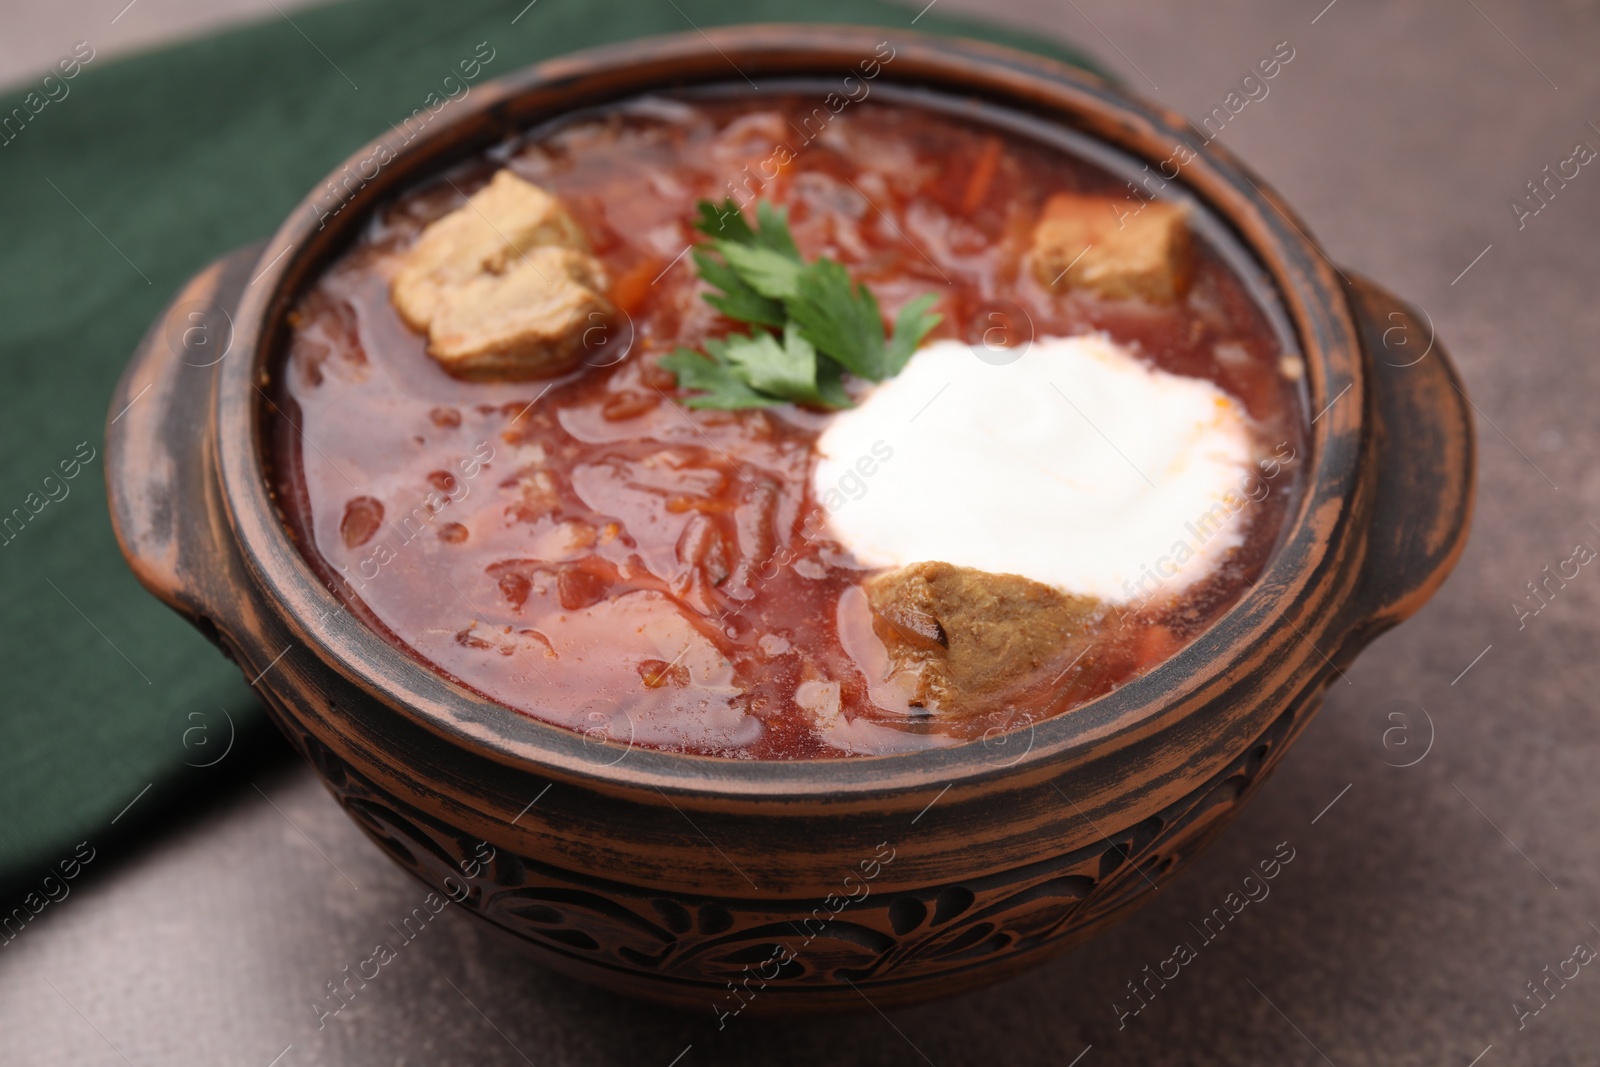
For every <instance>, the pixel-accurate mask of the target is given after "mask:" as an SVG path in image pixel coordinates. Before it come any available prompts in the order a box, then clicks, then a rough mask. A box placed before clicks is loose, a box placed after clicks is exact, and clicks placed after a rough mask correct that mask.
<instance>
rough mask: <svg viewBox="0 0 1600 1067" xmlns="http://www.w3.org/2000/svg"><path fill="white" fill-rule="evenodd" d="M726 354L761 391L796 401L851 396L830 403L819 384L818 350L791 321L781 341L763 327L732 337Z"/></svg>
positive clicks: (820, 404)
mask: <svg viewBox="0 0 1600 1067" xmlns="http://www.w3.org/2000/svg"><path fill="white" fill-rule="evenodd" d="M713 343H715V342H713ZM723 355H724V357H725V358H726V359H727V361H728V362H729V363H731V364H732V365H733V366H734V367H735V368H737V369H738V370H739V371H740V372H741V373H742V374H743V375H744V379H745V381H747V382H749V383H750V387H751V388H752V389H755V390H756V391H758V392H761V393H765V394H767V395H768V396H776V397H782V398H783V399H784V400H791V401H793V402H795V403H796V404H813V405H816V406H818V407H840V406H846V407H847V406H849V403H850V401H849V398H848V397H846V398H845V402H844V404H843V405H839V404H830V403H829V402H828V401H827V399H825V398H824V396H823V394H822V391H821V390H820V389H819V388H818V386H817V350H816V349H815V348H813V347H812V346H811V342H810V341H807V340H806V339H805V338H804V337H802V336H801V335H800V331H799V330H798V329H797V328H796V327H795V325H794V323H792V322H791V323H789V325H788V326H786V327H784V331H783V339H782V340H781V341H780V340H779V339H778V338H776V337H774V336H773V335H772V334H770V333H767V332H766V331H764V330H760V331H757V332H756V333H754V334H751V335H750V336H748V337H730V338H728V339H727V341H726V347H725V349H724V351H723Z"/></svg>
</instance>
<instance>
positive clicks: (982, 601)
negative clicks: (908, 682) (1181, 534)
mask: <svg viewBox="0 0 1600 1067" xmlns="http://www.w3.org/2000/svg"><path fill="white" fill-rule="evenodd" d="M864 589H865V591H866V594H867V602H868V604H870V605H871V607H872V613H873V620H872V621H873V630H874V631H875V632H876V633H877V635H878V639H879V640H880V641H882V642H883V646H884V649H885V650H886V651H887V652H888V654H889V660H890V664H891V667H892V670H893V671H894V672H896V673H900V672H904V673H906V674H907V675H909V676H910V677H911V679H912V682H913V690H912V691H913V696H912V700H911V703H912V704H913V706H920V707H924V708H927V709H928V710H930V711H935V712H938V713H941V714H952V715H962V714H966V713H969V712H974V711H978V710H982V709H983V708H984V707H985V706H986V703H987V702H988V701H991V700H993V699H995V698H998V697H1002V696H1004V695H1005V694H1007V693H1008V692H1011V691H1012V690H1013V687H1015V686H1017V685H1019V684H1025V683H1027V682H1028V681H1029V680H1030V679H1032V678H1034V677H1035V676H1037V675H1039V674H1040V672H1041V671H1043V670H1044V669H1046V668H1048V667H1050V666H1051V665H1053V664H1054V663H1055V662H1056V661H1057V660H1059V659H1061V658H1062V656H1063V655H1066V656H1068V657H1069V658H1070V656H1071V655H1072V654H1073V650H1074V649H1075V648H1078V647H1081V646H1082V645H1083V644H1085V643H1086V642H1087V641H1088V639H1089V638H1088V635H1089V633H1090V630H1091V627H1092V626H1093V625H1094V624H1095V623H1096V622H1097V621H1098V620H1099V619H1101V618H1102V617H1103V615H1104V613H1105V608H1104V606H1103V605H1102V604H1101V603H1100V602H1099V601H1097V600H1095V599H1093V598H1090V597H1080V596H1072V595H1070V594H1067V593H1063V592H1060V591H1059V590H1057V589H1055V588H1053V587H1051V586H1048V585H1043V584H1041V583H1039V582H1036V581H1034V580H1032V579H1031V578H1024V577H1022V576H1020V575H1016V574H991V573H989V572H987V571H980V570H974V569H973V568H971V567H957V566H955V565H953V564H950V563H913V564H911V565H910V566H909V567H902V568H900V569H899V570H894V571H889V572H888V573H886V574H880V575H877V576H875V577H873V578H871V579H868V580H867V582H865V583H864Z"/></svg>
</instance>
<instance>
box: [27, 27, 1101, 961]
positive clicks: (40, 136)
mask: <svg viewBox="0 0 1600 1067" xmlns="http://www.w3.org/2000/svg"><path fill="white" fill-rule="evenodd" d="M525 2H526V0H496V2H490V0H468V2H462V3H449V4H444V3H439V2H437V0H395V2H388V3H380V2H378V0H350V2H345V3H340V4H335V5H332V6H328V7H320V8H314V9H310V10H297V11H292V12H290V13H289V14H288V15H286V16H282V17H273V18H270V19H267V20H266V21H263V22H260V23H257V24H254V25H250V26H247V27H245V28H242V29H238V30H233V31H230V32H226V33H222V34H219V35H217V36H213V37H208V38H205V39H203V40H199V41H195V42H192V43H188V44H183V45H180V46H178V47H173V48H168V49H165V50H162V51H157V52H152V53H149V54H145V55H140V56H137V57H134V58H130V59H124V60H119V61H117V62H112V61H110V60H108V59H105V58H103V57H98V58H91V59H89V61H88V62H87V64H85V63H83V62H82V60H83V58H85V57H86V56H89V55H91V54H92V44H93V42H90V43H89V46H87V47H83V48H79V49H78V50H77V55H72V54H71V51H70V50H67V51H64V53H63V59H64V60H68V62H67V63H66V65H65V66H64V67H63V68H62V70H61V71H59V72H58V73H57V74H56V75H55V76H54V77H53V78H51V79H50V80H48V81H46V80H45V79H44V77H43V76H40V77H35V78H30V79H28V80H27V81H26V82H24V83H23V84H21V85H19V86H16V87H14V88H12V89H11V90H9V91H7V92H5V93H4V94H0V142H3V143H0V205H3V206H0V219H3V220H4V222H3V229H0V235H3V239H0V278H3V279H4V283H3V288H0V367H3V375H4V377H3V379H0V382H3V387H0V404H3V405H4V418H3V419H0V590H3V593H0V633H4V635H5V636H4V641H5V644H4V651H3V652H0V678H3V685H0V693H3V696H0V701H3V704H0V709H3V710H0V888H4V889H6V890H7V895H6V897H5V899H3V900H0V911H4V912H7V913H9V911H10V909H11V907H12V905H13V904H18V903H21V900H20V899H17V900H13V899H12V896H14V895H18V896H20V894H21V893H24V892H26V890H27V889H29V888H35V885H34V883H38V882H40V881H41V880H42V879H43V878H44V876H46V875H48V874H51V873H52V871H54V870H58V869H65V868H63V867H62V864H63V862H67V863H71V862H72V861H73V859H74V851H75V846H77V844H78V843H79V842H83V841H87V842H89V848H90V849H98V848H102V847H104V846H106V845H108V844H112V843H114V842H115V841H117V840H118V839H119V838H121V839H125V838H126V835H127V834H128V833H129V832H130V831H132V830H137V829H138V828H141V827H142V828H143V830H145V831H146V832H150V831H157V830H159V829H160V828H161V827H162V826H164V825H166V823H167V822H168V821H169V819H170V818H171V817H173V816H174V815H178V814H181V813H182V812H183V811H184V810H186V809H192V808H194V807H195V806H196V805H197V804H203V803H204V798H205V793H204V790H203V789H202V788H201V787H202V786H204V785H206V784H209V785H211V786H215V785H216V784H218V783H219V782H221V781H223V780H227V779H233V780H237V779H238V778H239V777H241V776H243V775H247V774H248V773H249V771H248V768H249V758H248V754H247V753H246V754H243V755H242V754H241V749H249V748H250V747H251V746H252V745H256V746H258V747H259V746H260V745H261V743H262V742H263V741H264V739H265V737H266V734H265V733H264V728H263V726H262V723H263V722H264V716H263V715H262V713H261V710H260V708H259V706H258V705H257V703H256V701H255V699H254V698H253V696H252V695H251V693H250V691H249V689H248V688H247V687H246V686H245V683H244V680H243V679H242V678H241V677H240V674H239V671H238V669H237V668H235V667H234V666H233V665H232V664H230V663H228V662H226V661H225V660H223V658H222V657H221V656H220V655H218V654H217V652H216V650H215V649H213V648H212V647H211V646H210V645H208V644H207V643H206V642H205V640H204V639H202V638H201V637H200V635H199V634H198V633H196V632H195V631H193V630H192V629H190V628H189V626H188V625H187V624H186V623H184V622H182V621H181V620H180V619H179V618H178V617H177V616H176V615H174V614H173V613H172V612H170V611H168V610H167V609H166V608H165V607H164V606H162V605H161V604H160V603H158V602H157V601H156V600H155V599H154V598H153V597H151V596H150V595H148V594H147V593H145V592H144V590H143V589H142V588H140V586H139V585H138V584H137V583H136V582H135V581H134V579H133V576H132V575H131V574H130V573H129V571H128V569H127V568H126V567H125V566H124V564H123V562H122V559H121V556H120V555H119V553H118V551H117V546H116V542H115V541H114V539H113V538H112V534H111V526H110V522H109V520H108V516H107V511H106V504H105V495H104V488H103V486H104V466H105V465H104V454H103V453H104V444H103V436H104V427H105V423H106V419H107V416H108V412H107V404H108V403H109V398H110V395H111V390H112V387H113V385H114V384H115V382H116V380H117V376H118V374H119V373H120V372H121V370H122V367H123V364H124V363H125V361H126V360H127V358H128V355H129V354H130V353H131V352H132V351H133V348H134V346H135V345H136V344H137V343H138V341H139V339H140V336H141V334H142V333H143V332H144V330H145V328H146V326H147V325H148V324H149V323H150V322H151V320H152V319H153V318H154V317H155V316H156V315H157V314H158V313H159V312H160V311H161V309H162V307H163V306H164V304H165V302H166V301H167V300H168V298H169V297H170V296H171V295H172V294H173V293H174V291H176V290H177V288H178V287H179V286H180V285H181V284H182V283H183V282H184V281H186V280H187V279H188V278H189V277H190V276H191V275H192V274H193V273H194V272H195V271H196V270H198V269H199V268H200V267H202V266H204V265H205V264H206V263H207V262H209V261H210V260H212V259H213V258H215V257H216V256H219V255H221V254H223V253H225V252H227V251H229V250H231V249H233V248H236V247H238V246H240V245H243V244H246V243H249V242H252V241H255V240H257V239H260V238H263V237H266V236H268V235H269V234H271V233H272V231H273V230H274V229H275V228H276V227H277V225H278V223H279V222H280V220H281V219H282V218H283V216H284V215H285V214H286V213H287V212H288V211H289V210H290V208H291V207H293V206H294V204H295V203H296V202H297V201H298V200H299V199H300V197H302V196H303V195H304V194H305V193H306V192H307V191H308V190H310V189H311V188H312V186H313V185H314V184H315V183H316V182H317V181H318V180H319V179H320V178H321V177H322V176H323V175H324V174H325V173H326V172H328V171H329V170H331V169H332V168H333V167H334V166H335V165H337V164H338V163H339V162H340V161H341V160H342V159H344V157H345V156H346V155H348V154H349V153H350V152H351V151H353V150H354V149H355V148H357V147H358V146H360V145H361V144H363V143H365V142H366V141H367V140H368V139H370V138H371V137H373V136H375V135H376V134H377V133H379V132H381V131H382V130H384V129H386V128H387V127H389V126H390V125H391V124H393V123H395V122H396V121H398V120H399V119H400V118H401V117H403V116H406V115H409V114H410V113H411V111H412V110H413V109H414V108H417V107H419V106H422V102H423V100H424V98H425V97H426V96H427V94H429V93H430V92H434V91H439V87H440V82H441V81H442V79H443V78H444V76H445V75H446V74H448V73H452V72H453V71H455V70H456V69H457V64H458V63H459V62H460V61H461V60H463V59H469V58H472V57H473V56H474V53H475V52H476V51H477V46H478V44H479V42H488V46H489V48H491V49H492V50H493V59H492V61H491V62H490V63H489V64H488V65H487V66H486V67H485V68H484V70H483V72H482V74H481V75H480V77H479V83H481V82H483V81H486V80H488V79H491V78H494V77H498V76H501V75H505V74H509V73H511V72H512V71H514V70H516V69H518V68H520V67H522V66H524V65H526V64H529V63H533V62H536V61H538V60H542V59H546V58H548V57H551V56H556V55H560V54H562V53H564V52H568V51H571V50H574V49H578V48H585V47H588V46H592V45H597V44H603V43H607V42H612V41H617V40H622V39H628V38H634V37H641V36H646V35H651V34H662V33H680V32H687V31H692V30H693V29H694V28H696V27H706V26H714V25H721V24H727V23H733V22H752V21H794V20H802V19H803V20H808V21H828V22H851V23H870V24H879V25H884V26H891V27H900V28H904V27H907V26H909V25H910V24H911V23H912V22H913V21H914V20H915V21H916V29H918V30H923V31H929V32H936V33H956V34H965V35H968V36H974V37H982V38H986V39H989V40H993V41H997V42H1000V43H1007V44H1012V45H1016V46H1020V47H1026V48H1032V49H1034V50H1036V51H1042V52H1045V53H1047V54H1051V55H1054V56H1056V57H1058V58H1063V59H1067V60H1069V61H1072V62H1078V63H1080V64H1082V65H1087V64H1086V63H1085V62H1084V61H1083V59H1082V58H1081V57H1080V56H1078V55H1077V54H1076V53H1073V52H1072V51H1070V50H1069V49H1067V48H1064V47H1061V46H1057V45H1053V44H1051V43H1049V42H1046V41H1043V40H1041V39H1040V38H1039V37H1038V36H1037V35H1034V34H1025V33H1022V32H1017V31H1006V30H1000V29H997V28H994V27H992V26H985V25H981V24H978V23H972V22H967V21H962V20H958V19H954V18H947V17H945V16H944V15H943V14H942V13H941V12H940V11H938V10H937V9H934V10H925V11H923V12H922V16H921V17H917V16H918V8H920V6H921V5H920V2H919V3H918V6H917V7H913V8H909V9H908V8H906V7H901V6H898V5H895V4H892V3H887V2H883V0H812V2H810V3H806V4H803V5H800V4H794V3H792V2H790V0H583V2H582V3H575V2H572V0H536V2H534V3H531V4H527V6H526V7H524V3H525ZM929 6H930V7H931V6H932V5H929ZM130 17H135V18H136V17H138V14H137V12H133V13H132V15H130ZM73 61H76V63H77V65H76V66H74V65H73ZM69 71H70V72H71V74H72V76H71V77H64V76H63V75H64V74H65V73H66V72H69ZM30 93H31V94H33V95H32V96H31V97H30V96H29V94H30ZM17 107H22V108H24V109H25V115H27V116H30V117H28V118H27V120H26V121H25V122H19V121H17V120H16V118H15V117H14V116H13V121H12V123H11V125H10V126H9V127H7V126H5V124H4V122H3V119H4V118H5V117H8V116H12V112H13V108H17ZM14 509H15V510H14ZM7 520H9V521H7ZM235 731H237V738H238V740H237V742H234V740H233V739H234V738H235V736H236V733H235ZM252 739H253V740H252ZM229 744H234V748H233V750H232V751H229V750H228V747H227V746H228V745H229ZM225 752H226V753H227V755H224V753H225ZM206 764H214V765H213V766H210V767H206V766H204V765H206ZM82 855H83V853H82V852H79V854H78V858H80V859H81V857H82ZM12 890H15V893H13V892H12ZM8 940H9V939H8Z"/></svg>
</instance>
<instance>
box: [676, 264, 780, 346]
mask: <svg viewBox="0 0 1600 1067" xmlns="http://www.w3.org/2000/svg"><path fill="white" fill-rule="evenodd" d="M694 265H695V267H696V268H697V269H698V270H699V271H700V277H702V278H704V279H705V280H706V281H707V282H709V283H710V284H711V285H714V286H716V287H717V288H718V289H721V290H722V292H721V293H706V294H705V301H706V303H708V304H710V305H711V306H712V307H714V308H716V309H717V310H718V311H720V312H722V313H723V314H724V315H726V316H728V318H730V319H737V320H738V321H740V322H753V323H757V324H759V325H762V326H772V327H774V328H776V329H780V330H781V329H783V324H784V322H785V321H786V317H785V315H784V311H783V304H781V303H779V302H778V301H776V300H772V299H770V298H768V297H765V296H762V295H761V294H760V293H758V292H756V291H755V290H754V289H752V288H751V287H750V286H749V285H748V284H746V283H745V281H744V279H743V278H741V277H739V274H738V272H737V271H735V270H734V269H733V268H732V267H730V266H728V264H727V263H725V262H723V261H722V260H720V259H718V258H717V257H716V256H714V255H712V254H711V253H710V252H709V251H708V250H707V249H705V248H696V249H695V250H694Z"/></svg>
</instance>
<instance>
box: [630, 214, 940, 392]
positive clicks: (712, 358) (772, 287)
mask: <svg viewBox="0 0 1600 1067" xmlns="http://www.w3.org/2000/svg"><path fill="white" fill-rule="evenodd" d="M695 229H697V230H699V231H700V232H701V233H703V234H705V235H706V236H708V237H710V238H712V240H711V241H709V242H708V243H707V244H704V245H702V246H700V247H699V248H696V249H695V250H694V261H695V266H696V267H697V268H698V269H699V272H700V277H701V278H702V279H704V280H705V281H706V282H707V283H708V284H710V285H711V286H712V288H714V289H717V290H720V292H713V293H707V294H705V300H706V302H707V303H708V304H710V305H711V306H712V307H714V308H716V309H717V310H718V311H720V312H721V313H722V314H723V315H725V316H727V317H728V318H730V319H734V320H737V321H740V322H747V323H750V324H752V325H754V326H756V327H758V329H756V330H755V331H753V332H752V333H749V334H744V335H735V336H731V337H727V338H724V339H722V340H718V341H708V342H706V354H704V355H702V354H700V353H697V352H692V351H690V350H688V349H681V348H680V349H678V350H677V351H676V352H673V353H672V354H671V355H669V356H667V357H666V358H664V359H662V360H661V366H663V367H665V368H666V369H667V370H669V371H672V372H673V373H674V374H676V375H677V377H678V387H679V388H680V389H685V390H690V391H692V392H693V393H694V394H695V395H693V396H690V397H688V398H687V399H686V400H685V403H686V404H687V405H688V406H689V407H694V408H724V409H736V408H746V407H766V406H770V405H772V404H777V403H781V402H783V401H790V402H792V403H797V404H807V405H810V406H813V407H825V408H845V407H849V406H850V396H849V394H848V393H847V392H846V390H845V387H844V381H843V374H844V372H845V371H847V370H848V371H849V372H850V373H852V374H854V375H856V376H857V377H860V378H865V379H867V380H869V381H874V382H879V381H883V380H884V379H885V378H888V377H891V376H893V375H895V374H898V373H899V372H900V371H901V369H903V368H904V367H905V365H906V362H907V361H908V360H909V359H910V358H911V356H912V353H914V352H915V351H916V349H917V346H918V345H919V344H921V343H922V339H923V338H924V337H926V336H927V334H928V331H930V330H932V329H933V328H934V327H935V326H937V325H938V324H939V322H940V321H941V316H939V315H936V314H932V313H930V311H929V310H928V309H929V308H931V307H932V306H933V304H934V302H935V297H934V296H933V295H931V294H929V295H926V296H922V297H919V298H917V299H916V300H913V301H912V302H911V303H910V304H907V305H906V306H905V308H903V309H902V310H901V312H900V314H899V316H898V317H897V318H896V321H895V328H894V335H893V337H892V338H890V337H888V336H886V334H885V331H884V325H883V314H882V312H881V311H880V309H879V307H878V301H877V298H876V297H874V296H873V295H872V292H871V290H869V289H868V288H867V287H866V286H864V285H861V284H859V283H857V282H853V281H852V280H851V278H850V274H849V272H848V271H846V270H845V268H844V267H843V266H841V265H840V264H838V263H836V262H834V261H833V260H831V259H828V258H826V257H823V258H820V259H818V260H816V261H815V262H812V263H806V262H805V261H804V260H803V259H802V258H801V257H800V250H799V248H798V247H796V245H795V243H794V235H793V234H792V233H791V232H790V230H789V218H788V214H787V213H786V212H785V211H784V210H783V209H782V208H779V207H775V206H774V205H772V204H770V203H768V202H767V201H765V200H762V201H760V202H758V203H757V205H756V225H755V226H751V225H750V223H749V221H748V220H747V219H746V218H745V217H744V214H743V213H742V211H741V210H740V207H739V205H738V204H737V203H735V202H734V201H733V200H731V199H727V200H724V201H722V203H721V204H716V203H713V202H711V201H709V200H702V201H700V204H699V219H698V220H697V221H696V222H695ZM762 327H767V328H771V329H775V330H781V331H782V336H781V337H780V336H778V335H775V334H773V333H769V332H768V330H767V329H765V328H762Z"/></svg>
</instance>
